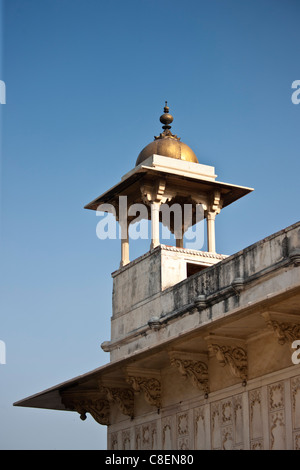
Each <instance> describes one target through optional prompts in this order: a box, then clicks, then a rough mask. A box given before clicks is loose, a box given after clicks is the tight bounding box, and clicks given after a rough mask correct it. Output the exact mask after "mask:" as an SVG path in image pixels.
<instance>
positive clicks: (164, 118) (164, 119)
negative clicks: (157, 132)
mask: <svg viewBox="0 0 300 470" xmlns="http://www.w3.org/2000/svg"><path fill="white" fill-rule="evenodd" d="M159 120H160V122H161V123H162V124H163V126H162V128H163V129H165V130H166V129H171V126H170V124H171V122H173V116H172V115H171V114H169V106H168V102H167V101H165V107H164V114H162V115H161V116H160V118H159Z"/></svg>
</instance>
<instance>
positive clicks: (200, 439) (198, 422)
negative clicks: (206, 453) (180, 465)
mask: <svg viewBox="0 0 300 470" xmlns="http://www.w3.org/2000/svg"><path fill="white" fill-rule="evenodd" d="M206 428H207V424H206V422H205V410H204V406H201V407H199V408H196V409H195V410H194V442H195V444H194V446H195V449H196V450H205V449H206Z"/></svg>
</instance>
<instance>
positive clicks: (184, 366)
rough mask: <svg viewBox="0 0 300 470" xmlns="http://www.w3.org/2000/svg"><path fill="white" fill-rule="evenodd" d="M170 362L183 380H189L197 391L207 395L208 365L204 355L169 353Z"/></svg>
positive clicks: (180, 352) (179, 352) (182, 352)
mask: <svg viewBox="0 0 300 470" xmlns="http://www.w3.org/2000/svg"><path fill="white" fill-rule="evenodd" d="M169 357H170V362H171V365H172V366H175V367H176V368H177V369H178V371H179V372H180V373H181V375H182V377H184V378H185V379H187V378H188V379H190V381H191V382H192V384H193V386H194V387H196V388H197V389H198V390H201V391H204V393H205V395H207V394H208V393H209V383H208V365H207V363H206V362H204V360H206V356H205V355H204V354H195V353H189V352H184V351H170V352H169Z"/></svg>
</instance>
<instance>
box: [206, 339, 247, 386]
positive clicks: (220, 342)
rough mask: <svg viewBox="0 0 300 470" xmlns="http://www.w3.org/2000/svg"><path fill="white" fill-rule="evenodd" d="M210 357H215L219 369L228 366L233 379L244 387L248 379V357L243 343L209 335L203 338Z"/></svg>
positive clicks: (238, 340)
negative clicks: (236, 379) (238, 380)
mask: <svg viewBox="0 0 300 470" xmlns="http://www.w3.org/2000/svg"><path fill="white" fill-rule="evenodd" d="M205 339H206V341H207V347H208V350H209V352H210V354H211V355H212V356H215V357H216V359H217V361H218V362H219V364H220V366H221V367H225V366H228V369H229V371H230V373H231V375H232V376H233V377H237V378H239V379H241V380H242V381H243V385H246V382H247V378H248V357H247V347H246V343H245V341H242V340H240V339H237V338H229V337H222V336H221V337H220V336H215V335H209V336H208V337H206V338H205Z"/></svg>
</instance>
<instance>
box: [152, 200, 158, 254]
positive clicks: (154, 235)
mask: <svg viewBox="0 0 300 470" xmlns="http://www.w3.org/2000/svg"><path fill="white" fill-rule="evenodd" d="M159 208H160V202H151V250H153V248H155V247H156V246H158V245H159Z"/></svg>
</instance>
